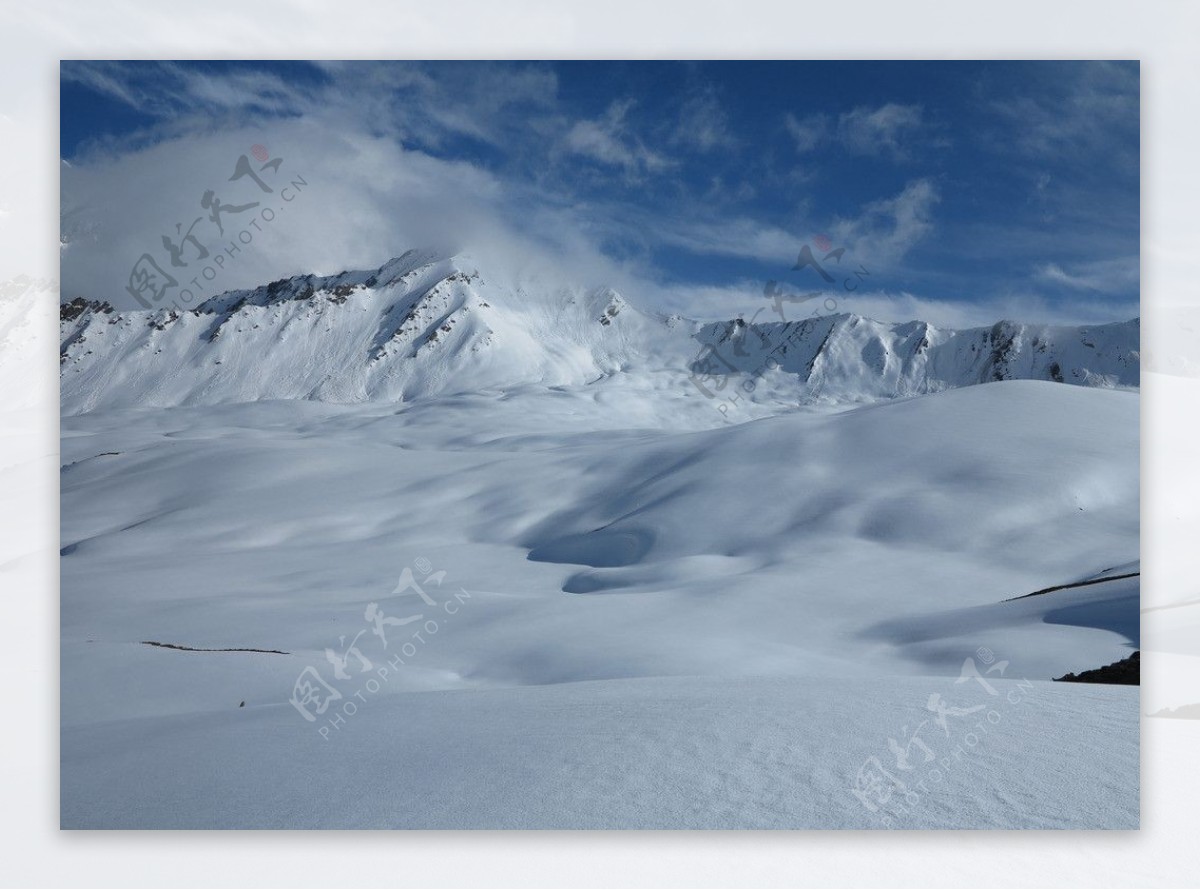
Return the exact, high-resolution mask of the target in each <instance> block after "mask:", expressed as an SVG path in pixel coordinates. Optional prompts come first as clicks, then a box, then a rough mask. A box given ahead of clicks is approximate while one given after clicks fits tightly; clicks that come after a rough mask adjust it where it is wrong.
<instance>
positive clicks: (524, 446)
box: [61, 374, 1139, 827]
mask: <svg viewBox="0 0 1200 890" xmlns="http://www.w3.org/2000/svg"><path fill="white" fill-rule="evenodd" d="M645 379H647V378H645V377H640V376H639V375H624V374H615V375H612V376H611V377H607V378H604V379H603V380H601V381H598V382H596V383H594V384H591V385H581V386H560V387H557V388H546V387H539V386H526V387H516V388H513V389H509V390H506V391H481V392H476V393H463V394H459V395H454V396H443V397H440V398H436V399H435V398H430V399H422V400H418V401H414V402H408V403H403V404H394V403H386V402H379V401H373V402H366V403H363V404H351V405H334V404H329V403H326V402H320V401H263V402H256V403H247V404H232V405H220V406H201V405H197V406H190V407H176V408H169V409H154V410H149V409H114V410H108V411H102V412H94V413H90V414H82V415H78V416H67V417H64V418H63V426H62V429H63V471H62V513H61V515H62V546H63V558H62V612H61V614H62V721H63V747H62V751H63V783H62V787H63V823H64V825H68V826H75V827H82V826H117V825H121V826H142V827H150V826H155V825H163V826H166V825H170V826H181V827H182V826H211V825H224V826H230V827H232V826H250V825H255V826H276V827H300V826H312V825H338V826H352V825H353V826H384V825H387V826H400V825H411V826H419V825H427V826H430V827H451V826H455V827H457V826H477V827H485V826H486V827H500V826H527V825H542V826H546V827H567V826H575V827H579V826H608V825H625V826H629V827H633V826H654V827H689V826H708V827H766V826H775V827H835V826H861V827H884V826H885V825H888V824H892V825H895V826H897V827H905V826H910V827H923V826H955V827H990V826H1023V827H1069V826H1075V827H1084V826H1087V827H1130V826H1132V825H1134V824H1136V818H1137V816H1136V813H1137V707H1138V705H1137V693H1136V690H1112V689H1094V688H1089V687H1078V686H1071V687H1070V689H1069V690H1068V689H1067V687H1065V686H1058V685H1054V686H1049V685H1047V684H1046V683H1045V681H1046V680H1048V678H1050V677H1053V676H1059V675H1061V674H1063V673H1066V672H1068V671H1078V670H1081V669H1087V668H1091V667H1095V666H1097V665H1100V664H1106V663H1109V662H1111V661H1115V660H1117V659H1119V658H1121V657H1124V655H1126V654H1128V652H1129V651H1130V650H1131V649H1132V648H1135V647H1136V646H1137V645H1138V642H1139V641H1138V639H1137V620H1136V595H1135V588H1134V587H1133V586H1131V584H1132V582H1129V581H1128V579H1126V580H1123V581H1112V582H1105V583H1104V584H1101V585H1091V586H1088V587H1082V588H1078V589H1075V590H1067V591H1062V592H1061V594H1060V592H1055V593H1049V594H1042V595H1039V596H1034V597H1028V598H1026V599H1017V600H1012V601H1011V602H1006V601H1007V600H1011V599H1012V598H1014V597H1020V596H1023V595H1024V594H1028V593H1032V592H1034V591H1037V590H1041V589H1043V588H1047V587H1052V586H1057V585H1064V584H1071V583H1072V582H1077V581H1080V580H1085V579H1089V578H1093V577H1096V576H1098V575H1100V574H1101V573H1104V572H1105V571H1107V570H1113V569H1116V568H1118V567H1125V568H1123V569H1122V571H1121V572H1116V574H1127V573H1128V572H1129V571H1131V570H1136V568H1133V569H1130V568H1128V564H1133V563H1135V562H1136V560H1137V559H1138V461H1137V452H1138V445H1137V442H1138V427H1137V419H1138V402H1139V398H1138V396H1137V394H1136V393H1133V392H1122V391H1111V390H1106V389H1102V388H1088V387H1075V386H1060V385H1057V384H1055V383H1051V382H1047V381H1007V382H997V383H988V384H985V385H981V386H972V387H966V388H962V389H953V390H949V391H945V392H940V393H934V394H931V395H928V396H921V397H916V398H908V399H895V400H890V401H885V402H881V403H879V404H875V405H870V406H866V407H860V408H856V409H853V410H848V411H842V412H840V413H832V412H828V411H826V412H815V411H808V412H793V413H790V414H787V415H783V416H777V417H766V418H763V419H760V420H754V421H751V422H748V423H742V424H738V425H727V426H720V427H717V428H713V429H709V428H704V423H703V421H702V415H703V417H708V416H709V415H711V414H712V411H711V408H709V407H708V406H707V403H704V402H703V401H701V402H700V403H699V407H698V408H693V407H692V406H693V404H694V403H695V400H690V401H689V400H683V399H678V400H672V399H670V398H666V399H664V398H663V394H662V393H661V392H659V391H658V390H656V389H655V388H654V386H653V385H649V384H644V380H645ZM635 381H643V382H635ZM671 392H672V393H673V392H674V391H673V390H672V391H671ZM663 405H665V406H666V407H667V410H665V411H659V410H657V409H658V407H659V406H663ZM694 412H701V413H694ZM708 423H709V424H710V425H711V423H712V420H711V419H709V420H708ZM406 570H407V571H408V572H410V573H411V574H410V578H415V579H417V580H420V579H421V578H425V579H426V583H425V587H424V589H425V590H426V592H427V594H428V595H429V596H430V599H431V600H432V601H433V604H432V605H430V604H429V603H423V602H422V600H421V599H420V598H419V597H418V596H417V595H416V594H415V593H414V592H413V590H412V589H409V588H405V587H404V585H403V584H402V583H398V582H397V578H398V577H402V573H403V572H404V571H406ZM439 571H444V572H446V575H445V576H443V577H441V578H438V581H439V582H440V583H436V584H435V583H434V582H433V579H432V577H430V576H431V574H433V575H436V573H437V572H439ZM1110 574H1112V572H1110ZM1112 585H1117V586H1116V587H1112ZM1110 587H1112V589H1109V588H1110ZM1093 594H1094V595H1095V597H1094V598H1092V597H1093ZM372 603H374V604H375V605H376V609H377V610H381V611H382V613H383V614H384V615H386V616H389V617H393V618H397V619H400V618H407V617H409V616H411V615H412V614H415V613H418V612H419V613H420V614H421V615H422V619H421V623H419V624H414V625H412V626H411V627H409V626H403V627H401V626H385V627H384V630H385V631H386V634H385V635H387V636H388V637H389V638H390V639H391V647H390V648H384V647H383V645H382V637H379V636H377V635H376V634H375V633H373V631H372V625H371V622H370V621H369V620H368V619H367V618H366V615H367V613H368V612H369V611H370V607H371V604H372ZM1106 603H1107V604H1108V605H1106ZM1080 607H1082V608H1080ZM451 608H452V609H453V612H451V611H450V610H451ZM1064 613H1065V614H1066V615H1067V617H1068V618H1069V619H1070V620H1064ZM1131 615H1132V617H1130V616H1131ZM430 619H434V620H436V621H437V622H438V624H437V626H436V628H435V629H434V630H433V631H432V632H431V631H429V630H428V628H427V625H426V624H425V622H427V621H428V620H430ZM413 628H423V630H417V631H415V632H416V633H418V634H420V635H421V639H420V640H417V639H415V638H413V637H412V633H413V632H414V631H413ZM355 639H357V640H358V645H359V646H360V648H361V651H362V653H363V654H364V655H365V656H366V657H367V658H368V659H369V660H370V662H371V664H372V668H371V670H370V671H366V672H364V671H363V670H362V669H361V668H362V665H361V663H359V662H356V661H354V660H353V659H348V663H347V665H346V667H345V672H346V675H347V676H346V679H343V680H338V679H337V678H335V677H334V675H333V673H332V666H331V663H330V661H329V660H328V658H327V654H326V650H327V649H332V650H335V654H336V653H341V652H344V650H345V645H346V644H347V643H350V642H351V641H353V640H355ZM147 641H151V642H158V643H165V644H171V645H177V646H187V647H191V648H192V649H196V650H231V649H260V650H278V652H280V653H286V654H274V653H267V652H237V651H187V650H182V649H170V648H161V647H155V646H148V645H145V642H147ZM405 644H408V646H410V647H411V650H412V654H411V655H410V654H409V652H408V651H406V650H405V648H404V646H405ZM981 653H988V654H989V657H991V658H992V661H990V662H989V661H985V660H984V659H983V656H982V655H981ZM397 657H399V658H400V659H401V660H402V661H403V664H400V665H397V664H394V663H392V662H391V661H390V660H391V659H394V658H397ZM966 659H974V660H975V662H976V663H977V665H978V670H979V671H980V672H981V673H982V672H983V671H984V670H985V665H986V664H991V665H992V666H993V668H995V669H996V672H994V673H991V674H985V675H984V676H985V677H986V678H988V679H989V681H990V682H992V684H993V687H994V688H995V689H996V690H997V693H998V694H999V695H1000V698H999V699H996V700H994V701H995V704H994V705H993V706H992V709H995V710H997V712H998V713H999V717H998V719H999V721H1000V722H999V723H995V724H993V723H990V722H985V728H987V729H988V730H989V732H990V735H989V736H988V738H987V744H986V745H980V746H979V747H975V746H968V747H970V748H971V753H972V757H973V758H974V759H971V760H969V761H968V763H969V765H970V768H969V769H962V770H955V769H951V768H950V767H954V766H955V765H956V764H957V761H953V762H952V763H951V764H950V765H949V766H948V767H947V770H948V772H947V773H946V776H950V775H951V774H952V775H953V779H948V781H949V782H950V784H949V785H948V786H947V789H946V791H945V793H941V792H940V791H939V792H938V793H937V794H932V793H931V794H928V795H922V800H924V801H925V803H922V805H921V806H920V807H918V808H916V809H914V810H913V812H911V813H899V812H895V811H893V810H888V811H886V812H885V811H883V810H880V811H878V812H873V811H871V810H870V809H869V808H866V807H865V806H864V805H863V804H862V803H861V802H860V801H859V800H857V799H856V798H854V797H853V795H851V794H849V789H851V788H852V787H854V786H855V782H856V777H857V775H858V773H859V770H860V769H861V768H862V766H863V763H864V758H868V757H871V756H876V757H878V758H880V759H881V760H882V762H884V763H885V764H886V763H888V762H890V761H889V758H891V757H892V755H891V754H890V753H889V746H888V739H889V738H898V737H899V736H900V734H901V733H902V732H905V731H906V730H905V727H909V728H911V727H913V726H916V725H917V724H918V723H920V721H921V720H927V721H928V720H930V719H931V718H932V717H933V716H934V715H933V713H932V712H930V711H928V710H927V708H926V707H925V703H926V701H927V699H928V698H929V696H930V695H931V694H932V693H933V692H938V693H939V694H941V695H942V696H943V698H944V699H945V700H946V701H953V702H955V704H956V705H962V706H964V707H974V706H975V705H976V704H981V703H982V704H987V703H988V702H992V701H993V700H992V699H991V698H990V697H987V696H988V693H987V692H986V691H981V689H980V687H979V685H978V684H976V683H975V682H968V683H967V684H966V685H962V684H958V683H955V680H956V679H958V678H959V677H960V673H961V671H962V670H963V666H964V662H965V660H966ZM389 664H391V665H392V666H391V667H390V668H389V669H388V675H387V676H386V677H385V678H380V679H379V680H378V681H376V682H377V685H378V686H379V688H378V689H377V690H375V691H374V692H372V691H371V690H370V688H369V687H367V686H365V685H364V684H366V683H367V681H368V680H372V679H374V678H376V677H378V676H379V675H378V669H379V668H380V667H386V666H388V665H389ZM308 668H312V669H314V670H316V671H317V672H318V673H319V674H320V675H321V677H322V678H323V680H324V681H325V682H326V683H329V684H331V687H332V688H334V689H336V690H338V691H339V693H340V694H341V696H342V698H341V699H340V700H338V701H337V702H335V703H334V705H333V706H332V710H330V711H328V712H327V713H323V714H320V715H318V716H316V717H315V719H314V720H313V721H307V720H306V719H304V717H303V716H302V715H301V714H300V713H299V712H298V708H297V707H296V706H293V704H291V703H290V702H289V698H291V697H293V696H294V694H295V689H296V684H297V680H298V678H299V677H300V676H301V674H302V672H304V671H305V670H306V669H308ZM656 678H657V679H656ZM1023 678H1028V679H1029V680H1030V681H1034V688H1035V689H1036V690H1037V699H1038V701H1039V702H1042V703H1041V704H1038V705H1037V707H1030V708H1028V709H1022V708H1017V707H1015V706H1013V707H1012V708H1010V707H1009V703H1008V692H1009V691H1010V690H1011V689H1012V688H1014V686H1015V684H1017V683H1018V682H1019V681H1020V680H1022V679H1023ZM356 692H358V693H361V694H362V698H361V699H356V697H355V693H356ZM968 693H970V695H973V696H975V698H970V697H968ZM979 695H983V696H985V698H983V699H979V698H978V696H979ZM1017 695H1018V698H1021V694H1020V693H1018V694H1017ZM1029 700H1030V701H1032V697H1029ZM241 702H245V706H244V708H243V707H239V704H240V703H241ZM1000 703H1005V707H1004V708H1003V709H1001V708H1000V707H999V706H998V705H999V704H1000ZM346 704H353V705H355V713H353V714H351V713H348V712H346V711H345V710H343V711H338V710H337V709H338V708H343V709H344V708H345V705H346ZM339 714H341V715H342V717H341V719H342V723H336V722H334V718H336V717H338V716H339ZM987 714H988V711H987V710H984V711H981V712H979V714H977V715H976V717H975V719H977V720H978V719H980V718H981V717H982V718H983V719H985V721H988V720H990V719H991V718H990V717H988V716H987ZM918 718H919V719H918ZM951 727H952V728H953V732H947V733H946V734H941V730H940V729H938V730H936V732H937V733H938V734H939V735H937V736H934V735H928V733H930V732H931V730H933V729H935V727H934V724H933V723H929V724H928V725H927V726H926V727H925V730H924V731H925V732H926V733H927V736H926V738H927V739H928V744H929V745H930V747H931V749H934V750H936V752H937V757H938V758H939V759H940V758H942V757H953V753H952V750H951V749H947V747H946V746H947V745H951V744H957V745H967V742H966V741H965V732H966V731H967V730H966V729H964V728H963V725H960V724H956V723H955V722H951ZM993 727H994V729H993ZM322 729H324V730H325V733H324V734H322V732H321V730H322ZM1001 730H1003V732H1001ZM975 732H976V733H977V734H978V732H979V730H975ZM935 740H936V741H937V742H938V746H937V747H936V748H935V745H934V742H935ZM993 742H995V745H994V746H993ZM914 750H915V749H914ZM976 752H978V754H979V756H978V757H974V755H975V753H976ZM892 771H893V772H895V768H894V766H893V770H892ZM910 778H911V777H910ZM930 781H932V779H930ZM887 813H891V815H890V816H889V819H890V820H891V821H890V822H888V821H886V820H884V819H883V816H884V815H887Z"/></svg>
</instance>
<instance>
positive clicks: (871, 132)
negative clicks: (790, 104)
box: [783, 102, 922, 161]
mask: <svg viewBox="0 0 1200 890" xmlns="http://www.w3.org/2000/svg"><path fill="white" fill-rule="evenodd" d="M783 122H784V127H785V129H786V130H787V131H788V133H789V135H790V136H791V137H792V140H793V141H794V142H795V145H796V150H797V151H798V152H801V153H806V152H811V151H815V150H817V149H818V148H820V147H821V146H822V145H827V144H834V145H837V146H839V147H841V148H842V149H844V150H845V151H847V152H849V153H850V154H852V155H861V156H874V157H879V156H885V157H889V158H891V159H892V160H896V161H900V160H904V159H906V158H908V157H909V156H910V154H911V145H910V143H911V141H912V140H913V139H914V138H915V136H916V135H917V134H918V133H919V132H920V131H921V128H922V109H921V107H920V106H918V105H899V104H897V103H895V102H888V103H887V104H885V105H880V106H879V107H877V108H869V107H859V108H854V109H852V110H850V111H847V112H843V113H842V114H839V115H838V116H837V117H836V119H835V118H831V117H830V116H829V115H823V114H817V115H809V116H807V117H805V118H803V119H801V118H797V117H796V116H795V115H794V114H791V113H790V112H789V113H788V114H786V115H784V119H783Z"/></svg>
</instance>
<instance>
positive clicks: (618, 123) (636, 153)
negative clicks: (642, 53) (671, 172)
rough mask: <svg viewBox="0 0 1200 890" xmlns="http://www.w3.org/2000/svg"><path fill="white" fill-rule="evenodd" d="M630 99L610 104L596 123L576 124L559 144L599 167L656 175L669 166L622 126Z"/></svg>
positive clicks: (584, 122)
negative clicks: (598, 164)
mask: <svg viewBox="0 0 1200 890" xmlns="http://www.w3.org/2000/svg"><path fill="white" fill-rule="evenodd" d="M633 104H634V103H633V100H632V99H626V100H624V101H621V102H613V103H612V104H611V105H610V106H609V107H608V110H607V111H606V112H605V113H604V115H603V116H601V117H599V118H597V119H596V120H583V121H577V122H576V123H575V125H574V126H573V127H572V128H571V129H570V131H568V132H567V134H566V136H565V138H564V139H563V144H564V146H565V148H566V150H567V151H569V152H573V153H574V154H577V155H582V156H583V157H586V158H590V159H591V160H593V161H597V162H599V163H601V164H606V165H609V166H613V167H620V168H622V169H624V170H625V171H626V173H628V174H630V175H637V174H640V173H644V172H657V171H661V170H664V169H666V168H667V167H669V166H670V161H668V160H667V159H666V158H665V157H663V156H662V155H660V154H658V153H656V152H653V151H651V150H650V149H648V148H647V147H646V146H645V145H643V144H642V142H641V140H639V139H638V138H637V137H636V136H635V135H634V134H633V133H632V132H631V131H630V128H629V126H628V125H627V123H626V117H627V115H628V113H629V110H630V109H631V108H632V107H633Z"/></svg>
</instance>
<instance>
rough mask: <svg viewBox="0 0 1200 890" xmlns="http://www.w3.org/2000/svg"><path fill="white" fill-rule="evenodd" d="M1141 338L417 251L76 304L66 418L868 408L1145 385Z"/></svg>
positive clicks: (67, 333) (67, 360)
mask: <svg viewBox="0 0 1200 890" xmlns="http://www.w3.org/2000/svg"><path fill="white" fill-rule="evenodd" d="M1139 335H1140V319H1132V320H1130V321H1126V322H1114V323H1110V324H1104V325H1090V326H1082V327H1070V326H1048V325H1027V324H1020V323H1016V322H1010V321H1000V322H997V323H996V324H994V325H992V326H990V327H983V328H967V329H960V330H953V329H946V328H937V327H935V326H933V325H931V324H929V323H928V322H923V321H909V322H903V323H890V322H880V321H876V320H874V319H870V318H866V317H863V316H859V315H854V314H839V315H826V316H813V317H810V318H808V319H805V320H798V321H789V322H772V323H757V324H756V323H747V322H745V321H744V320H742V319H740V318H739V319H733V320H730V321H724V322H713V323H700V322H697V321H693V320H691V319H687V318H684V317H682V316H679V315H672V316H665V315H661V314H658V313H653V312H647V311H643V310H641V309H639V308H638V307H636V306H635V305H633V304H631V303H630V302H628V301H627V300H626V299H625V298H624V297H623V296H622V295H621V294H619V293H618V292H617V291H615V290H613V289H612V288H609V287H595V288H581V287H574V288H572V287H562V286H556V285H548V284H545V283H540V282H537V281H535V280H532V281H523V282H506V281H501V280H497V279H494V278H492V277H491V276H490V275H485V274H483V273H481V272H480V270H479V268H478V267H477V265H476V264H475V263H473V261H472V260H471V259H470V257H469V256H464V255H457V256H448V255H445V254H441V253H437V252H434V251H429V250H410V251H408V252H407V253H405V254H402V255H401V256H399V257H396V258H394V259H391V260H389V261H388V262H387V263H384V264H383V265H382V266H380V267H378V268H377V269H371V270H362V271H344V272H340V273H338V274H336V275H328V276H318V275H313V274H307V275H297V276H293V277H291V278H284V279H279V280H277V281H273V282H270V283H268V284H264V285H260V286H258V287H255V288H248V289H241V290H233V291H228V292H225V293H222V294H218V295H216V296H213V297H210V298H209V299H207V300H205V301H204V302H202V303H200V304H198V305H197V306H195V307H194V308H191V309H182V310H181V309H178V308H160V309H151V310H126V311H122V310H116V309H114V308H113V307H112V306H111V305H110V304H108V303H105V302H102V301H89V300H87V299H84V298H76V299H74V300H72V301H68V302H64V303H63V304H62V305H61V307H60V371H61V373H60V379H61V385H62V408H63V411H64V413H80V412H85V411H90V410H95V409H97V408H103V407H133V406H142V405H147V406H169V405H179V404H215V403H226V402H239V401H258V400H263V399H315V400H319V401H331V402H361V401H376V400H384V401H412V400H414V399H420V398H426V397H431V396H437V395H445V394H450V393H457V392H466V391H478V390H496V389H501V390H502V389H506V388H509V387H513V386H519V385H526V384H537V385H543V386H547V387H553V386H585V385H588V384H589V383H592V382H594V381H596V380H598V379H601V378H604V377H609V376H612V375H614V374H618V373H643V374H649V373H658V372H673V373H675V374H676V375H677V379H676V380H675V381H674V384H673V385H675V386H678V387H683V388H687V389H689V390H691V391H693V392H694V393H695V394H696V395H702V394H707V395H712V396H714V397H715V396H718V395H720V394H721V392H723V391H724V390H725V389H726V388H727V387H728V385H729V384H730V381H731V380H734V379H736V380H737V381H738V385H739V386H740V387H741V390H740V393H741V395H744V396H746V397H747V398H750V399H751V400H753V398H754V396H753V394H752V393H753V391H754V390H755V389H756V388H757V383H756V381H758V380H760V379H761V378H763V377H764V376H766V377H769V379H770V381H771V382H772V383H773V389H774V391H776V392H778V391H779V389H780V388H781V387H782V389H783V390H794V393H793V395H794V398H795V400H796V401H799V402H805V401H809V402H812V401H828V402H867V401H874V400H879V399H885V398H894V397H899V396H908V395H919V394H924V393H929V392H937V391H941V390H943V389H948V388H953V387H957V386H966V385H972V384H977V383H984V382H989V381H991V380H1010V379H1043V380H1053V381H1056V382H1062V383H1071V384H1076V385H1083V386H1097V387H1108V388H1119V387H1136V386H1138V385H1139V382H1140V373H1139V367H1140V351H1139V347H1138V341H1139ZM706 380H707V381H709V382H710V385H706V384H705V381H706ZM693 384H694V385H695V386H694V389H693V388H692V386H693Z"/></svg>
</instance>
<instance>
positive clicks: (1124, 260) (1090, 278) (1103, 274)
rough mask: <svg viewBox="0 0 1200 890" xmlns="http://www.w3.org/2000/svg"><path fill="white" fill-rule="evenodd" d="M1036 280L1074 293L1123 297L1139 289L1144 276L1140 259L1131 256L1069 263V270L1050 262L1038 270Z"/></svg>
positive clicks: (1035, 274) (1035, 275)
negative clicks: (1086, 292) (1082, 292)
mask: <svg viewBox="0 0 1200 890" xmlns="http://www.w3.org/2000/svg"><path fill="white" fill-rule="evenodd" d="M1034 277H1035V278H1036V279H1037V280H1039V281H1045V282H1050V283H1052V284H1060V285H1063V286H1065V287H1068V288H1071V289H1072V290H1080V291H1093V292H1097V293H1102V294H1122V293H1129V292H1130V291H1131V290H1136V289H1137V287H1138V283H1139V281H1140V278H1141V273H1140V269H1139V263H1138V258H1137V257H1136V256H1128V257H1114V258H1113V259H1106V260H1094V261H1091V262H1085V263H1074V264H1068V266H1067V268H1063V266H1062V265H1060V264H1058V263H1046V264H1044V265H1042V266H1039V267H1038V268H1037V269H1036V270H1035V272H1034Z"/></svg>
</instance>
